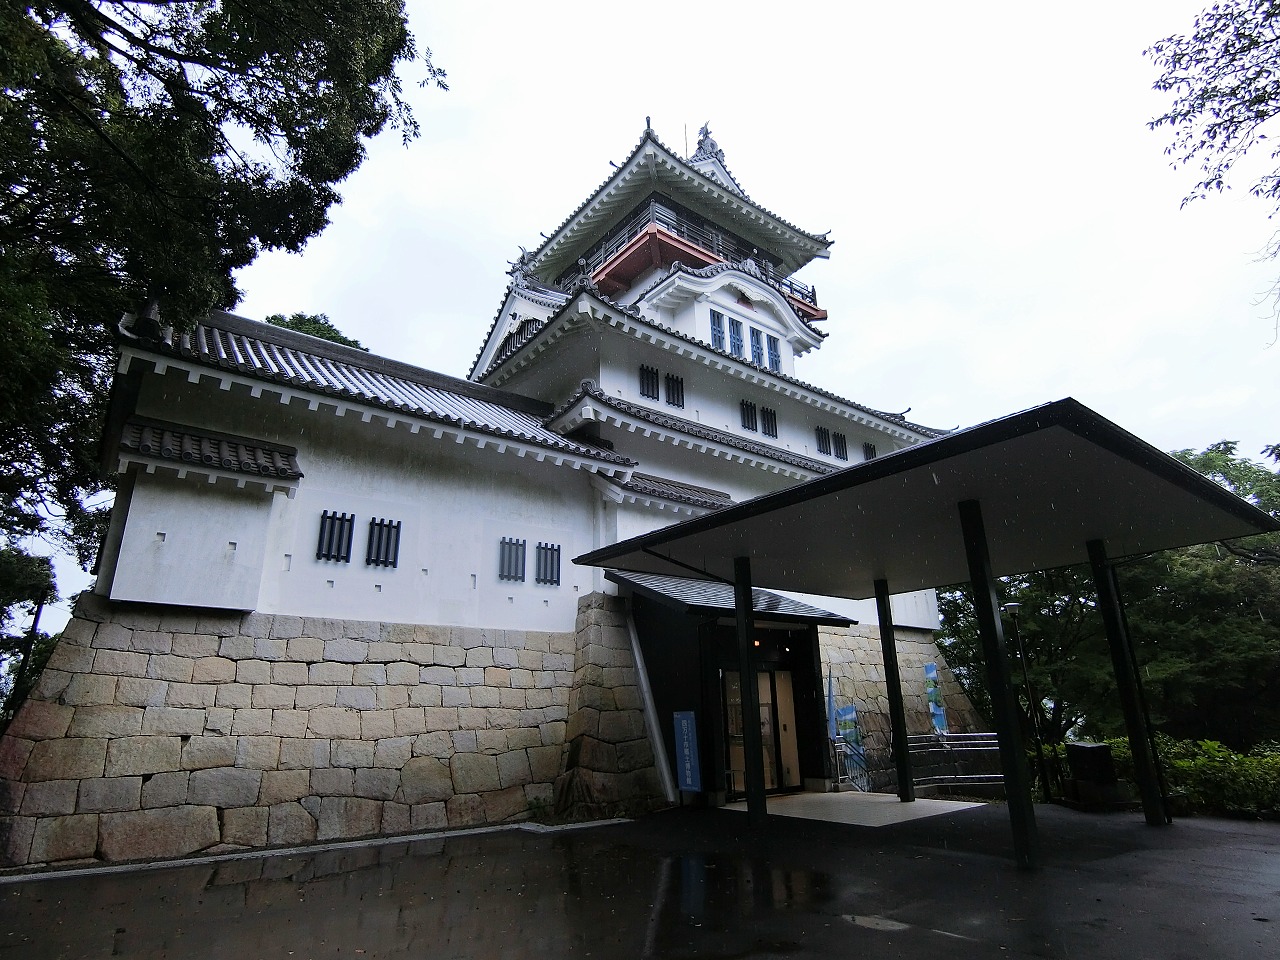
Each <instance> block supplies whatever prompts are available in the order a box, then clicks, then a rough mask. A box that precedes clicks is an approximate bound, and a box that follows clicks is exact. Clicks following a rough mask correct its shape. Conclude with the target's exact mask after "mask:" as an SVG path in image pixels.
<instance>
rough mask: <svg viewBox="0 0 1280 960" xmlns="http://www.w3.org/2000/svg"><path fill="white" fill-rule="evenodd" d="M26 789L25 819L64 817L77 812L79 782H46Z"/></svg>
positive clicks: (23, 808) (31, 785) (29, 785)
mask: <svg viewBox="0 0 1280 960" xmlns="http://www.w3.org/2000/svg"><path fill="white" fill-rule="evenodd" d="M26 787H27V789H26V791H25V792H24V793H23V797H22V807H21V813H22V815H23V816H24V817H62V816H67V815H68V814H72V813H75V812H76V795H77V793H78V792H79V787H80V781H79V780H45V781H44V782H43V783H30V784H27V785H26Z"/></svg>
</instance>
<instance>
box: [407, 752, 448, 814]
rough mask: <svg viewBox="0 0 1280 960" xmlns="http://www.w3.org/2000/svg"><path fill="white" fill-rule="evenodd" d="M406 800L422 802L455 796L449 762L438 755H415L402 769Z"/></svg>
mask: <svg viewBox="0 0 1280 960" xmlns="http://www.w3.org/2000/svg"><path fill="white" fill-rule="evenodd" d="M400 781H401V786H402V798H403V800H404V802H406V803H411V804H420V803H424V802H427V801H431V800H447V799H449V798H450V797H451V796H453V793H454V789H453V777H452V774H451V772H450V770H449V764H447V763H445V762H444V761H443V760H440V759H438V758H436V757H413V758H412V759H411V760H409V761H408V762H407V763H405V765H404V768H403V769H402V770H401V771H400Z"/></svg>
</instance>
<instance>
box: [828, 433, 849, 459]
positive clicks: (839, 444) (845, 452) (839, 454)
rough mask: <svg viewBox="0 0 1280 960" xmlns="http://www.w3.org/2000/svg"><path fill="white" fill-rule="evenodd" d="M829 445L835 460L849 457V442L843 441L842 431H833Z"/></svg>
mask: <svg viewBox="0 0 1280 960" xmlns="http://www.w3.org/2000/svg"><path fill="white" fill-rule="evenodd" d="M831 447H832V449H833V451H834V452H835V455H836V459H837V460H848V459H849V444H848V443H847V442H846V441H845V438H844V434H843V433H833V434H832V435H831Z"/></svg>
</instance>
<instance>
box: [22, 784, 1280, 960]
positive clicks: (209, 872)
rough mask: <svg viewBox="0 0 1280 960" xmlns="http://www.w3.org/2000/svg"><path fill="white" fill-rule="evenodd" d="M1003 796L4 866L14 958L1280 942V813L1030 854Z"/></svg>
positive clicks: (1044, 835) (1166, 952)
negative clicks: (894, 813) (1016, 853)
mask: <svg viewBox="0 0 1280 960" xmlns="http://www.w3.org/2000/svg"><path fill="white" fill-rule="evenodd" d="M917 802H919V801H917ZM903 806H907V805H903ZM1005 813H1006V811H1005V810H1004V808H1003V807H1002V806H999V805H991V806H985V805H984V806H979V807H974V808H970V809H966V810H959V811H955V812H950V813H944V814H940V815H937V816H930V817H925V818H921V819H915V820H911V821H907V822H900V823H895V824H890V825H886V826H881V827H874V828H871V827H863V826H856V825H849V824H843V823H823V822H819V821H814V820H809V819H797V818H791V817H784V816H776V815H775V816H773V817H771V818H770V822H769V824H768V827H767V828H766V829H764V830H762V831H759V832H752V831H751V830H750V829H749V827H748V824H747V818H746V816H745V814H741V813H733V812H727V813H726V812H722V811H707V810H673V811H668V812H666V813H662V814H657V815H655V816H651V817H647V818H644V819H642V820H638V821H633V822H623V823H614V824H609V825H602V826H594V827H590V828H587V829H575V830H563V831H546V830H536V829H525V830H518V829H510V830H496V831H495V830H490V831H477V832H473V833H469V834H462V835H451V836H435V837H430V838H423V839H413V840H397V841H393V842H379V843H374V844H346V845H341V846H336V847H332V848H327V849H311V850H306V851H294V852H289V853H284V854H275V855H270V856H265V855H256V856H238V857H234V858H219V859H214V860H207V861H201V862H192V863H187V864H183V865H177V866H165V867H163V868H148V869H138V868H129V869H122V868H112V869H107V870H93V871H81V872H73V873H66V874H62V875H52V876H45V877H43V878H25V879H14V878H8V879H7V880H6V881H5V882H0V960H8V958H15V960H16V958H22V960H44V958H53V957H70V958H86V960H96V958H99V957H101V958H106V957H135V958H138V957H146V958H153V957H155V958H158V957H174V958H182V960H199V958H206V957H208V958H231V960H252V958H257V957H273V958H274V957H279V958H288V957H296V958H306V957H336V958H362V960H372V958H381V957H395V958H406V960H407V958H415V960H416V958H437V957H440V958H485V960H488V958H503V957H511V958H548V957H554V958H563V957H572V958H580V957H581V958H585V957H592V958H608V960H614V958H628V957H641V958H647V957H655V958H656V957H664V958H666V957H671V958H685V957H689V958H693V957H707V958H712V957H714V958H777V957H873V958H877V960H880V958H890V957H903V958H910V960H925V958H928V960H937V958H946V960H969V958H974V960H976V958H984V960H989V958H991V957H1012V958H1055V960H1058V958H1061V960H1075V958H1089V960H1112V958H1114V960H1142V958H1159V960H1182V958H1186V960H1206V958H1214V960H1216V958H1220V957H1221V958H1231V960H1237V958H1253V957H1257V958H1259V960H1262V958H1265V960H1272V958H1274V957H1276V956H1280V824H1274V823H1241V822H1234V821H1226V820H1212V819H1204V818H1198V819H1187V820H1181V821H1179V822H1178V823H1175V824H1174V825H1173V826H1172V827H1168V828H1151V827H1148V826H1146V825H1145V824H1144V823H1143V821H1142V818H1141V816H1140V815H1137V814H1112V815H1105V816H1098V815H1089V814H1083V813H1075V812H1072V811H1069V810H1064V809H1060V808H1056V807H1038V808H1037V815H1038V818H1039V822H1040V835H1041V841H1042V852H1043V863H1044V865H1043V867H1042V868H1041V869H1039V870H1037V871H1034V872H1030V873H1028V872H1020V871H1018V870H1016V869H1015V868H1014V867H1013V865H1012V861H1011V850H1010V841H1009V829H1008V821H1007V817H1006V815H1005Z"/></svg>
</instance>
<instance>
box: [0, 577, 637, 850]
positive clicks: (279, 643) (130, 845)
mask: <svg viewBox="0 0 1280 960" xmlns="http://www.w3.org/2000/svg"><path fill="white" fill-rule="evenodd" d="M590 599H591V598H586V599H585V600H584V601H583V603H584V605H585V604H589V602H590ZM591 609H595V608H591ZM595 617H596V614H594V613H588V615H587V620H588V621H589V622H588V623H585V624H583V625H582V626H583V627H584V630H585V632H584V631H580V632H579V635H578V637H577V639H575V634H574V633H571V632H564V633H540V632H533V631H521V630H484V629H477V628H464V627H441V626H423V625H412V624H392V623H376V622H365V621H343V620H323V619H312V618H303V617H292V616H280V615H276V616H271V615H266V614H261V613H249V614H244V615H240V614H234V615H227V614H218V613H208V612H192V611H189V610H179V609H176V608H152V607H146V608H143V607H138V606H134V605H118V604H111V603H109V602H107V601H105V600H103V599H101V598H99V597H95V596H90V595H86V596H84V597H82V598H81V601H80V602H79V603H78V605H77V607H76V612H75V616H74V618H73V619H72V620H71V622H70V623H69V624H68V626H67V628H66V630H65V631H64V632H63V635H62V639H61V640H60V642H59V643H58V646H57V648H56V649H55V650H54V652H53V655H52V656H51V658H50V660H49V663H48V666H47V667H46V669H45V670H44V672H43V673H42V675H41V677H40V680H39V682H38V685H37V687H36V690H35V692H34V693H33V694H32V696H31V698H30V699H29V700H28V701H27V703H26V704H25V705H24V706H23V708H22V709H21V710H20V711H19V713H18V715H17V716H16V717H15V718H14V720H13V722H12V724H11V725H10V726H9V729H8V730H7V731H6V734H5V735H4V736H3V737H2V738H0V865H4V866H19V865H29V864H52V863H67V862H75V861H90V860H101V861H118V860H138V859H153V858H163V857H173V856H181V855H184V854H188V853H193V852H196V851H210V852H212V851H222V850H235V849H244V848H251V847H262V846H267V845H279V844H290V845H292V844H300V843H308V842H311V841H316V840H327V839H336V838H351V837H360V836H368V835H374V834H395V833H400V832H408V831H411V830H421V829H431V828H440V827H446V826H463V825H472V824H483V823H502V822H506V821H510V820H516V819H521V818H524V817H527V816H529V814H530V811H531V809H532V810H536V809H538V808H542V807H550V805H551V804H552V802H553V799H554V785H555V783H556V780H557V777H559V775H560V774H561V773H562V772H563V771H564V769H565V765H564V764H565V759H566V754H567V753H568V752H569V746H568V744H567V741H566V736H565V734H566V727H567V721H568V719H569V712H570V705H571V701H572V702H573V706H574V710H575V716H580V717H581V719H579V720H578V721H577V722H578V723H579V724H580V725H581V727H582V730H581V733H582V735H583V736H584V737H585V736H590V737H591V738H593V743H592V745H591V746H589V747H588V746H587V744H588V741H587V740H585V739H580V740H579V741H578V742H579V743H580V746H579V747H578V748H577V752H576V754H575V758H576V761H577V763H578V765H579V766H591V765H594V768H595V769H598V770H599V771H600V772H601V773H605V772H608V773H609V774H610V775H612V776H624V777H632V779H633V780H635V779H636V777H637V776H638V775H637V774H636V771H637V770H641V769H642V767H643V762H642V761H643V760H644V757H643V756H642V754H643V749H642V748H641V747H640V746H639V745H638V744H637V743H636V741H637V739H639V736H638V735H637V733H638V734H643V724H642V723H641V724H639V725H638V726H637V723H636V720H635V717H638V716H639V712H638V707H639V704H638V695H637V694H636V693H635V692H634V691H635V687H634V686H633V684H634V664H631V666H630V669H631V671H632V673H631V676H630V677H629V678H628V676H627V675H626V671H627V666H626V664H624V663H623V659H624V658H623V657H622V656H621V653H620V651H619V650H618V649H617V648H616V647H615V646H614V643H613V642H614V641H615V640H616V639H617V638H616V637H614V636H613V634H612V633H608V631H605V630H596V629H595V628H596V627H597V626H598V624H597V622H596V620H595V619H593V618H595ZM606 633H608V635H607V637H606V636H605V634H606ZM580 658H585V659H582V662H579V659H580ZM601 684H604V685H608V684H616V685H617V686H616V690H614V691H613V693H612V696H613V706H614V708H616V709H614V710H612V711H607V710H606V709H605V708H606V707H607V706H608V697H607V696H606V695H605V694H607V693H609V691H608V690H605V689H604V688H603V687H602V686H601ZM571 690H573V691H574V693H573V694H571ZM593 698H594V699H593ZM588 701H591V703H592V704H594V705H595V706H596V707H597V708H599V709H600V711H601V712H600V713H599V714H598V716H597V717H596V719H595V720H594V721H593V720H590V719H589V713H588V712H587V710H586V706H585V705H586V704H587V703H588ZM645 749H647V742H646V743H645ZM601 756H604V757H605V758H606V759H605V761H600V760H598V759H597V758H598V757H601ZM609 758H612V759H611V763H612V767H611V766H610V759H609ZM588 760H590V764H589V763H588ZM648 762H649V764H650V770H652V758H651V757H650V758H649V760H648ZM624 793H625V789H624V788H623V787H622V786H620V785H619V786H617V788H616V789H610V790H609V791H606V793H605V795H607V796H608V797H610V798H614V797H618V798H622V797H623V795H624Z"/></svg>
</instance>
